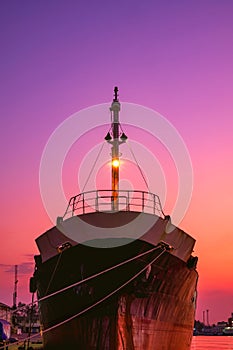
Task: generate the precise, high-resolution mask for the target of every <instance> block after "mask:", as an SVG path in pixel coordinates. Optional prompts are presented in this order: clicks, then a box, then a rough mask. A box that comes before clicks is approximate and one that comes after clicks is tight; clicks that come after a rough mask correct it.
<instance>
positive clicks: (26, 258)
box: [0, 0, 233, 323]
mask: <svg viewBox="0 0 233 350" xmlns="http://www.w3.org/2000/svg"><path fill="white" fill-rule="evenodd" d="M232 13H233V2H232V1H230V0H222V1H219V0H218V1H216V0H204V1H201V0H195V1H194V0H193V1H192V0H187V1H184V0H180V1H167V0H163V1H150V0H149V1H138V0H134V1H131V0H124V1H123V0H119V1H109V0H108V1H105V0H102V1H88V0H86V1H74V0H72V1H71V0H68V1H65V0H56V1H55V0H49V1H47V0H40V1H29V0H21V1H16V0H10V1H4V0H3V1H1V2H0V45H1V46H0V47H1V58H0V78H1V84H0V97H1V103H0V118H1V130H2V132H1V139H0V143H1V145H0V147H1V175H0V177H1V203H0V206H1V222H0V237H1V245H0V302H4V303H6V304H9V305H12V293H13V282H14V274H13V271H14V265H15V264H18V269H19V284H18V301H22V302H29V301H30V295H29V293H28V279H29V277H30V276H31V274H32V272H33V255H34V254H37V248H36V245H35V243H34V239H35V238H36V237H37V236H39V234H41V233H42V232H43V231H45V230H46V229H48V228H49V227H50V226H51V225H52V224H51V222H50V219H49V218H48V215H47V213H46V211H45V209H44V207H43V203H42V200H41V196H40V188H39V169H40V160H41V156H42V153H43V149H44V147H45V145H46V143H47V141H48V139H49V137H50V136H51V134H52V133H53V132H54V130H55V129H56V128H57V127H58V126H59V125H60V124H61V123H62V122H63V121H65V120H66V119H67V118H68V117H69V116H71V115H72V114H74V113H76V112H78V111H80V110H82V109H83V108H87V107H90V106H93V105H96V104H101V103H106V102H107V103H109V104H110V103H111V101H112V93H113V87H114V86H115V85H118V86H119V89H120V100H121V101H122V102H130V103H136V104H139V105H143V106H146V107H148V108H151V109H153V110H156V111H157V112H159V113H160V114H161V115H163V116H164V117H165V118H166V119H167V120H168V121H169V122H170V123H171V124H172V125H173V126H174V128H175V129H176V130H177V131H178V132H179V134H180V135H181V137H182V139H183V140H184V142H185V144H186V146H187V149H188V152H189V154H190V157H191V161H192V167H193V175H194V181H193V193H192V199H191V203H190V206H189V209H188V211H187V213H186V215H185V217H184V219H183V221H182V222H181V223H180V226H181V228H182V229H183V230H185V231H186V232H188V233H189V234H191V235H192V236H193V237H195V238H196V240H197V242H196V246H195V254H196V255H198V256H199V263H198V271H199V274H200V277H199V284H198V308H197V314H196V319H200V320H201V319H202V311H203V310H206V309H209V310H210V322H211V323H213V322H216V321H218V320H226V319H227V318H228V317H229V316H230V313H231V312H233V269H232V264H233V231H232V227H233V216H232V199H233V186H232V179H233V162H232V158H233V157H232V156H233V137H232V133H233V121H232V113H233V99H232V91H233V64H232V62H233V21H232ZM96 118H98V116H96ZM102 119H103V116H102V117H101V120H102ZM108 121H109V120H108V113H107V114H106V123H108ZM82 122H83V121H82ZM122 122H124V121H122ZM151 123H152V124H153V118H152V119H151ZM152 124H151V125H152ZM97 131H98V133H97V134H98V135H99V139H98V138H97V139H96V140H97V142H101V140H102V139H103V138H104V136H105V131H106V130H105V129H104V128H99V130H97ZM107 131H108V130H107ZM131 131H132V134H133V128H131V130H129V131H127V132H126V133H127V135H128V136H129V137H130V132H131ZM92 134H93V135H92ZM97 134H96V133H95V132H94V133H91V132H90V135H89V136H93V137H96V135H97ZM87 140H89V137H87ZM87 140H84V139H82V140H81V141H82V142H81V141H80V144H79V145H78V146H77V153H78V154H77V153H75V152H74V150H75V148H74V149H72V150H71V151H70V157H68V159H67V162H66V163H65V164H64V168H65V171H64V172H65V173H64V182H65V183H68V179H69V175H70V177H71V179H72V181H75V180H74V178H75V176H76V174H75V175H74V173H72V172H73V171H77V167H78V165H79V164H80V162H81V161H82V157H84V158H85V153H86V152H88V150H89V149H90V148H91V147H94V146H93V145H92V144H91V145H90V146H89V144H87V142H89V141H87ZM136 141H139V139H138V140H136ZM146 142H147V147H148V148H149V149H150V150H151V151H152V150H153V151H152V152H154V153H155V154H156V156H158V155H157V151H158V152H159V151H160V147H159V145H157V144H156V143H155V144H154V143H153V142H154V141H153V140H152V138H151V140H150V137H149V136H148V138H147V137H146ZM150 142H151V143H150ZM157 146H158V147H157ZM88 147H89V148H88ZM155 148H156V149H155ZM161 152H163V149H161ZM75 154H76V156H75ZM75 157H76V158H75ZM158 157H159V156H158ZM75 162H77V164H75ZM130 166H131V167H133V165H132V164H131V165H130ZM161 166H162V167H163V172H164V173H165V176H166V177H167V178H168V180H167V181H168V183H169V182H170V183H171V184H170V187H171V195H172V196H174V193H173V189H172V178H173V177H172V176H171V173H172V172H174V169H175V167H174V165H173V168H172V166H171V168H170V167H169V166H167V165H166V164H165V162H164V163H162V161H161ZM169 169H172V170H171V173H169ZM101 171H102V170H101ZM101 171H100V172H101ZM132 172H133V169H132ZM176 182H177V179H175V177H174V186H175V185H176V184H175V183H176ZM71 187H72V186H71ZM73 188H74V191H75V193H72V194H76V191H78V189H77V190H76V189H75V186H73ZM168 190H169V186H168ZM167 195H168V197H169V192H168V194H167ZM57 215H61V213H58V214H57Z"/></svg>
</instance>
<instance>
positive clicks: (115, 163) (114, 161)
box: [112, 159, 120, 168]
mask: <svg viewBox="0 0 233 350" xmlns="http://www.w3.org/2000/svg"><path fill="white" fill-rule="evenodd" d="M119 165H120V162H119V159H113V161H112V166H114V168H118V167H119Z"/></svg>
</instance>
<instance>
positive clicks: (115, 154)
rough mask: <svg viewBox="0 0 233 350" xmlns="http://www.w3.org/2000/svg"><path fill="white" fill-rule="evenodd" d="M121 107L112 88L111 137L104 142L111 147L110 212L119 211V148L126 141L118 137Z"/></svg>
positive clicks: (107, 136) (122, 137)
mask: <svg viewBox="0 0 233 350" xmlns="http://www.w3.org/2000/svg"><path fill="white" fill-rule="evenodd" d="M120 109H121V105H120V103H119V99H118V87H117V86H115V88H114V98H113V102H112V104H111V107H110V111H111V121H112V125H111V135H112V136H111V135H110V133H108V134H107V135H106V137H105V140H106V141H107V142H108V143H110V144H111V145H112V148H111V156H112V210H113V211H118V209H119V201H118V197H119V195H118V194H119V173H120V160H119V158H120V153H119V146H120V144H122V143H124V142H125V141H126V140H127V136H126V135H125V134H124V133H122V134H121V135H120V128H119V126H120V123H119V112H120Z"/></svg>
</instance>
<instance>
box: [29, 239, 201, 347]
mask: <svg viewBox="0 0 233 350" xmlns="http://www.w3.org/2000/svg"><path fill="white" fill-rule="evenodd" d="M121 243H122V240H121ZM109 246H112V245H111V244H109ZM153 248H155V246H153V245H151V244H149V243H148V242H145V241H143V240H135V241H132V242H131V243H128V242H127V244H124V245H121V246H118V247H115V248H94V247H91V246H87V245H83V244H79V245H77V246H74V247H70V248H69V249H67V250H65V251H63V252H62V253H60V254H59V255H57V256H54V257H52V258H50V259H48V260H47V261H45V262H43V263H38V264H37V269H36V273H35V279H36V287H37V291H38V297H39V299H40V298H43V297H44V296H46V295H49V294H51V293H54V292H56V291H59V290H61V289H62V288H64V287H66V286H69V285H71V284H72V285H73V287H72V288H69V289H67V290H65V291H63V292H62V293H59V294H57V295H54V296H52V297H50V298H48V299H44V300H43V301H41V302H40V304H39V306H40V312H41V322H42V325H43V328H44V333H43V342H44V349H45V350H54V349H68V350H69V349H70V350H75V349H80V350H125V349H127V350H141V349H144V350H152V349H153V350H171V349H174V350H187V349H190V345H191V339H192V333H193V325H194V315H195V296H196V285H197V278H198V277H197V272H196V270H195V268H193V267H192V266H191V267H190V266H189V267H188V264H187V263H186V262H184V261H183V260H181V259H179V258H178V257H176V256H174V255H172V254H171V253H170V252H169V251H164V248H163V247H160V246H158V248H157V249H155V250H154V251H152V252H151V253H149V254H145V255H143V256H141V257H140V258H136V259H134V257H136V256H138V255H141V254H142V253H143V252H146V251H151V249H153ZM129 259H131V260H130V261H129V262H128V263H126V264H122V262H123V261H127V260H129ZM121 264H122V265H121ZM114 266H118V267H117V268H113V269H111V268H112V267H114ZM106 269H110V270H109V271H108V272H106V273H103V274H102V273H101V271H104V270H106ZM92 275H97V276H96V277H94V278H91V279H89V280H88V281H86V282H84V283H80V284H78V285H74V284H75V283H76V282H78V281H82V280H84V281H85V280H86V278H89V277H90V276H92Z"/></svg>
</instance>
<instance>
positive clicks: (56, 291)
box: [30, 87, 198, 350]
mask: <svg viewBox="0 0 233 350" xmlns="http://www.w3.org/2000/svg"><path fill="white" fill-rule="evenodd" d="M120 109H121V104H120V102H119V94H118V88H117V87H115V88H114V95H113V100H112V103H111V106H110V111H111V123H110V129H109V132H108V133H107V135H106V137H105V140H104V142H106V143H108V144H109V145H110V146H111V157H110V161H111V182H112V184H111V188H107V189H94V190H93V191H87V192H83V193H80V194H78V195H75V196H73V197H72V198H71V199H70V200H69V202H68V203H67V209H66V210H65V213H64V215H63V216H60V217H58V218H57V223H56V226H54V227H52V228H50V229H49V230H48V231H46V232H44V233H43V234H41V235H40V236H39V237H38V238H36V244H37V247H38V250H39V254H38V255H36V256H35V257H34V259H35V272H34V275H33V277H31V279H30V291H31V292H32V293H37V297H38V303H39V311H40V318H41V325H42V337H43V349H44V350H55V349H56V350H57V349H66V350H67V349H68V350H76V349H77V350H142V349H143V350H152V349H153V350H172V349H174V350H187V349H190V346H191V340H192V335H193V326H194V318H195V307H196V296H197V281H198V272H197V269H196V265H197V260H198V258H197V257H196V256H193V255H192V253H193V251H194V245H195V239H194V238H193V237H192V236H191V235H189V234H188V233H186V232H184V231H183V230H182V229H180V228H179V227H177V226H175V225H173V223H172V220H171V217H170V216H169V215H165V213H164V211H163V208H162V206H161V202H160V199H159V196H158V195H157V194H153V193H150V192H147V191H142V190H121V189H120V188H119V168H120V156H121V153H120V146H121V144H123V143H126V142H127V138H128V137H127V136H126V134H125V133H124V132H123V131H122V128H121V124H120V121H119V115H120Z"/></svg>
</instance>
